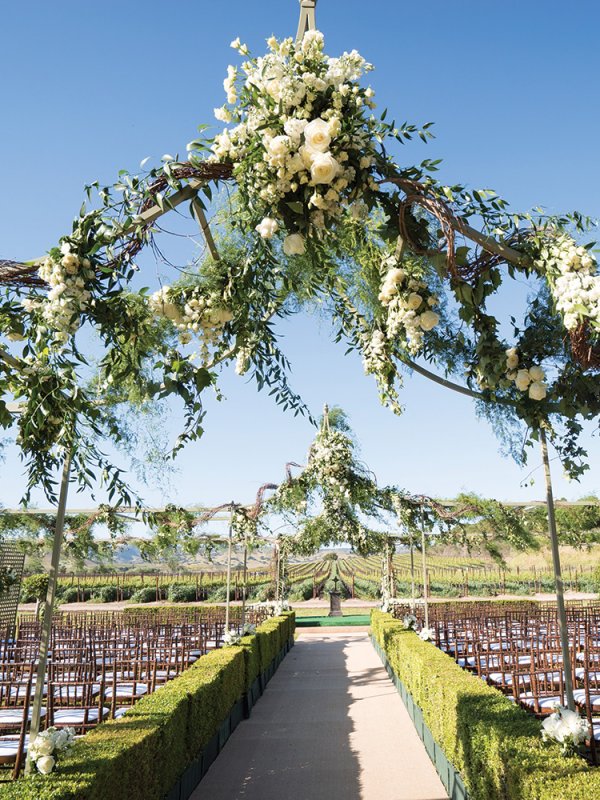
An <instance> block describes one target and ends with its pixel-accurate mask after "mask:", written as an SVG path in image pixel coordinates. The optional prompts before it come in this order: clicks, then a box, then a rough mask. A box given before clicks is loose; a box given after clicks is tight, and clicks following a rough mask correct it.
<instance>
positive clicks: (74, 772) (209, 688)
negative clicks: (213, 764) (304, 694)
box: [0, 613, 295, 800]
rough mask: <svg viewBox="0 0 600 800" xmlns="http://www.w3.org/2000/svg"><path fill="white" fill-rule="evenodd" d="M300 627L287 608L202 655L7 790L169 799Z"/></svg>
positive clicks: (64, 796)
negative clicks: (57, 760)
mask: <svg viewBox="0 0 600 800" xmlns="http://www.w3.org/2000/svg"><path fill="white" fill-rule="evenodd" d="M294 628H295V617H294V614H293V613H290V614H283V615H282V616H280V617H275V618H273V619H270V620H268V621H266V622H264V623H263V624H261V625H260V626H259V627H258V628H257V632H256V634H255V635H252V636H246V637H244V639H243V644H242V646H241V647H227V648H223V649H221V650H213V651H212V652H210V653H208V654H207V655H205V656H202V658H200V659H198V661H197V662H196V663H195V664H193V665H192V666H191V667H190V668H189V669H188V670H187V671H186V672H185V673H184V674H183V675H181V676H180V677H179V678H176V679H175V680H173V681H170V682H169V683H168V684H166V685H165V686H164V687H162V688H161V689H160V690H159V691H157V692H155V693H154V694H153V695H151V696H149V697H144V698H142V699H141V700H140V701H139V702H138V703H136V705H135V706H134V707H133V709H132V710H131V711H129V712H128V713H127V714H126V715H125V716H124V717H122V718H121V719H119V720H110V721H109V722H105V723H103V724H102V725H99V726H98V727H97V728H95V729H94V730H93V731H91V732H90V733H88V734H87V735H86V736H84V737H82V738H81V739H78V740H77V742H76V743H75V746H74V747H73V749H72V751H71V752H70V754H69V755H68V756H67V757H66V758H64V760H63V761H62V762H61V764H60V769H58V770H56V771H55V772H54V773H52V774H51V775H49V776H41V775H34V776H31V777H27V778H25V777H23V778H21V779H19V780H18V781H15V782H14V783H11V784H4V785H2V786H1V787H0V798H2V800H4V799H5V798H6V800H106V798H110V800H163V798H164V797H165V795H166V794H167V793H168V792H169V791H170V789H171V788H172V787H173V786H174V785H175V783H176V782H177V780H178V779H179V777H180V776H181V775H182V774H183V772H184V771H185V770H186V768H187V767H188V765H189V764H191V763H192V762H193V761H194V760H195V759H196V758H197V757H198V754H199V753H200V751H201V750H202V749H203V748H204V747H205V746H206V745H207V743H208V742H209V741H210V740H211V739H212V738H213V736H214V735H215V734H216V733H217V732H218V731H219V728H220V726H221V725H222V723H223V721H224V720H225V719H227V717H228V715H229V713H230V711H231V709H232V707H233V706H234V705H235V704H236V703H237V701H238V700H240V699H241V698H242V697H243V696H244V694H245V693H246V692H247V691H248V689H249V688H250V686H251V685H252V683H253V682H254V680H255V679H256V677H257V676H258V674H259V672H260V671H262V670H263V669H264V667H263V664H265V659H267V658H269V657H271V660H272V658H273V657H274V656H276V655H277V654H278V653H279V651H280V650H281V648H282V647H283V645H284V644H285V642H287V641H288V640H289V639H290V638H291V637H292V636H293V633H294ZM269 664H270V661H269V663H268V664H266V666H269Z"/></svg>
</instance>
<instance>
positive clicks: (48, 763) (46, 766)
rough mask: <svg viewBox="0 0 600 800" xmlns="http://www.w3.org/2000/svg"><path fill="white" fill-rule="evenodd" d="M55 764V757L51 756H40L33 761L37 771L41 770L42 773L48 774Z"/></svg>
mask: <svg viewBox="0 0 600 800" xmlns="http://www.w3.org/2000/svg"><path fill="white" fill-rule="evenodd" d="M55 764H56V759H54V758H52V756H42V757H41V758H38V760H37V761H36V762H35V765H36V767H37V768H38V772H41V773H42V775H49V774H50V773H51V772H52V770H53V769H54V765H55Z"/></svg>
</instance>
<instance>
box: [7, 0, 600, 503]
mask: <svg viewBox="0 0 600 800" xmlns="http://www.w3.org/2000/svg"><path fill="white" fill-rule="evenodd" d="M317 19H318V26H319V28H320V29H321V30H322V31H323V32H324V33H325V41H326V50H327V52H328V53H329V54H331V55H337V54H339V53H341V52H342V51H343V50H350V49H352V48H356V49H358V50H359V51H360V52H361V53H362V54H363V55H364V56H365V57H366V58H367V59H368V60H369V61H372V62H373V63H374V64H375V66H376V70H375V72H374V73H372V75H371V76H370V79H371V80H370V82H371V85H372V86H373V87H374V89H375V91H376V98H375V99H376V101H377V103H378V108H379V109H380V110H382V109H383V108H385V107H387V108H389V109H390V114H391V115H392V116H393V117H395V118H396V120H397V121H398V122H402V121H404V120H408V121H411V122H415V123H423V122H427V121H435V123H436V124H435V127H434V130H435V133H436V139H435V140H434V141H433V142H431V143H429V144H428V145H424V144H422V143H415V144H412V145H409V146H406V147H405V148H404V149H403V150H402V151H401V153H400V157H402V158H403V159H405V161H406V163H407V164H410V163H418V162H419V161H421V160H422V159H423V158H426V157H429V158H443V159H444V163H443V166H442V170H441V173H440V176H441V178H442V180H445V181H447V182H449V183H451V182H457V181H461V182H463V183H466V184H467V185H468V186H471V187H472V188H483V187H493V188H494V189H496V190H497V191H498V192H499V193H500V194H501V195H503V196H505V197H508V198H509V199H510V200H511V202H512V204H513V206H514V208H515V209H519V210H526V209H528V208H531V207H533V206H536V205H544V206H545V207H547V208H548V209H549V210H551V211H557V212H558V211H566V210H571V209H574V208H578V209H580V210H582V211H584V212H585V213H588V214H590V215H592V216H600V204H599V201H598V188H597V187H598V185H599V184H600V166H599V161H598V155H597V148H598V144H597V143H598V127H599V125H598V123H599V121H600V120H599V117H600V111H599V109H600V105H599V103H598V75H599V74H600V53H599V51H598V48H597V42H596V38H597V29H598V24H599V23H600V12H599V10H598V6H597V4H595V3H593V2H586V1H585V0H584V1H583V2H578V3H575V4H571V5H570V6H565V5H564V3H558V2H553V1H551V2H545V3H543V4H542V3H539V2H536V1H535V2H534V1H533V0H529V1H528V0H525V1H523V0H521V2H515V0H503V2H485V3H482V2H471V1H470V0H463V1H460V0H459V2H457V3H448V2H446V1H445V0H444V1H443V2H442V1H441V0H430V2H428V3H406V2H398V0H394V2H388V1H383V0H375V1H374V2H371V3H368V4H367V3H361V2H358V0H344V1H343V2H342V0H320V2H319V3H318V6H317ZM3 21H4V25H3V34H2V45H1V47H0V74H1V75H2V79H1V83H0V92H1V108H2V125H1V129H0V130H1V132H0V136H1V137H2V154H3V159H2V161H3V168H2V178H3V191H2V193H1V196H0V231H1V236H0V256H2V257H6V258H15V259H29V258H33V257H36V256H39V255H41V254H42V253H44V252H45V251H46V250H47V249H48V248H49V247H50V246H52V245H54V244H55V243H56V242H57V240H58V238H59V237H60V236H61V235H62V234H63V233H66V232H67V231H68V230H69V228H70V223H71V219H72V217H73V216H74V215H75V214H76V213H77V212H78V210H79V207H80V205H81V202H82V199H83V191H82V189H83V186H84V184H86V183H88V182H90V181H92V180H94V179H96V178H97V179H99V180H100V181H101V182H103V183H104V182H106V183H109V182H113V181H114V180H115V179H116V175H117V171H118V170H119V169H120V168H122V167H126V168H128V169H130V170H131V171H135V170H136V169H138V165H139V162H140V161H141V160H142V159H143V158H145V157H146V156H150V157H151V158H152V159H153V161H155V162H158V161H159V160H160V157H161V156H162V155H163V154H164V153H171V154H175V153H177V152H178V153H180V154H182V155H183V154H184V153H185V145H186V143H187V142H188V141H190V140H191V139H193V138H194V136H195V134H196V129H197V126H198V125H199V124H201V123H210V124H211V125H214V126H215V128H214V130H216V129H217V128H216V126H217V125H218V124H219V123H216V122H215V120H214V119H213V116H212V110H213V108H214V107H215V106H218V105H221V104H222V102H223V91H222V80H223V77H224V74H225V70H226V67H227V64H228V63H235V59H236V58H237V56H236V54H235V53H234V52H233V51H232V50H230V48H229V43H230V41H231V40H232V39H234V38H235V37H236V36H238V35H239V36H240V37H241V39H242V41H245V42H247V43H248V45H249V47H250V49H251V51H252V52H253V53H260V52H261V51H262V50H263V49H264V46H265V45H264V40H265V39H266V38H267V37H268V36H269V35H271V34H272V33H274V34H275V35H277V36H285V35H294V34H295V31H296V26H297V21H298V2H297V0H263V2H260V3H248V2H246V1H245V0H244V1H243V2H242V0H234V1H233V2H229V3H226V4H225V3H207V2H201V1H200V0H196V2H193V3H192V2H178V1H177V0H175V1H174V2H172V3H168V4H167V3H158V2H154V1H151V0H144V2H141V0H128V2H125V3H123V2H115V1H114V0H104V2H103V3H101V4H100V3H80V2H75V0H57V1H56V2H54V3H47V2H39V1H37V0H36V1H34V2H32V1H31V0H24V2H20V3H11V4H7V5H6V6H5V7H4V8H3ZM174 246H175V248H176V249H175V251H174V252H175V253H176V254H177V257H178V258H180V259H181V261H182V263H185V260H186V259H189V258H191V257H192V256H193V255H195V252H196V251H195V246H194V244H193V243H192V242H190V241H188V240H179V241H178V242H177V244H176V245H174ZM186 248H188V249H187V250H186ZM139 263H140V265H141V266H142V269H143V277H144V283H145V284H146V285H150V286H154V285H156V283H157V276H158V274H159V273H160V274H161V275H162V276H163V277H165V278H166V279H167V280H173V279H174V277H175V276H174V275H173V274H169V271H168V269H167V268H166V267H164V265H158V266H157V264H156V261H155V259H154V257H153V255H152V254H146V255H145V256H143V257H142V258H141V259H140V262H139ZM510 291H514V290H509V292H508V294H507V295H506V296H505V298H504V300H503V303H502V307H503V308H504V309H505V310H510V309H511V308H512V305H513V304H518V302H519V301H518V295H517V294H511V293H510ZM279 331H280V333H281V336H282V340H281V346H282V349H283V350H284V352H285V353H286V354H287V355H288V356H289V358H290V360H291V362H292V365H293V372H292V378H291V382H292V385H293V387H294V388H295V389H297V390H298V391H299V392H300V393H301V394H302V396H303V398H304V400H305V401H306V403H307V404H308V406H309V407H310V409H311V410H312V411H313V413H315V414H318V413H320V409H321V408H322V406H323V404H324V403H326V402H327V403H329V404H330V405H335V404H337V405H340V406H342V407H343V408H344V409H345V410H346V412H347V413H348V415H349V417H350V422H351V425H352V427H353V429H354V431H355V433H356V436H357V438H358V440H359V442H360V444H361V454H362V458H363V460H364V461H365V462H366V463H367V464H368V465H369V467H370V468H371V469H372V470H373V471H374V472H375V473H376V475H377V477H378V479H379V481H380V483H382V484H384V483H394V484H396V485H399V486H403V487H405V488H406V489H408V490H411V491H414V492H419V493H421V492H423V493H428V494H433V495H440V496H446V497H449V496H453V495H455V494H456V493H458V492H459V491H462V490H470V491H475V492H478V493H480V494H482V495H487V496H492V497H496V498H499V499H515V500H520V499H532V498H542V497H543V475H542V473H541V470H540V468H539V464H540V459H539V457H538V454H537V451H534V452H533V453H532V456H531V461H530V464H529V465H528V467H527V468H526V469H521V468H520V467H518V466H517V465H516V464H515V463H514V462H513V461H511V460H510V459H509V458H504V457H502V456H501V455H500V453H499V447H498V442H497V440H496V439H495V437H494V435H493V433H492V431H491V429H490V427H489V425H488V424H487V423H486V422H483V421H481V420H478V419H477V418H476V416H475V411H474V408H473V404H472V402H471V401H470V400H469V399H467V398H465V397H462V396H459V395H456V394H453V393H452V392H449V391H447V390H445V389H442V388H441V387H438V386H436V385H434V384H432V383H430V382H428V381H426V380H425V379H423V378H421V377H419V376H417V375H415V376H414V377H408V376H407V378H406V383H405V388H404V390H403V392H402V402H403V404H404V405H405V408H406V410H405V413H404V414H403V416H401V417H395V416H393V415H392V413H391V412H390V411H388V410H386V409H383V408H381V407H380V405H379V403H378V399H377V392H376V388H375V385H374V383H373V381H372V379H370V378H367V377H365V376H364V375H363V372H362V368H361V364H360V360H359V358H358V357H357V356H355V355H353V356H345V355H344V349H345V348H344V347H343V346H341V345H334V344H333V343H332V341H331V336H330V330H329V329H328V326H327V324H326V323H324V322H323V321H321V320H319V319H318V318H316V317H311V316H308V315H302V316H300V317H297V318H294V319H291V320H289V321H286V322H285V323H283V324H281V325H280V326H279ZM221 387H222V390H223V392H224V395H225V399H224V400H223V401H221V402H217V401H216V400H215V399H214V398H213V397H209V398H207V410H208V414H207V417H206V420H205V429H206V433H205V435H204V436H203V438H202V439H201V440H200V441H199V442H198V443H195V444H192V445H190V446H189V447H187V449H186V450H185V451H184V452H183V453H182V454H181V455H180V456H179V457H178V459H177V461H176V462H175V465H174V466H175V468H176V472H175V473H173V474H172V476H171V479H170V480H167V479H166V478H165V479H162V480H161V482H160V485H158V486H157V485H152V486H147V487H144V486H141V485H140V484H139V482H137V483H136V481H135V480H134V481H133V482H134V483H136V485H137V487H138V488H139V490H140V492H141V493H142V494H143V496H144V498H145V500H146V501H147V502H148V503H149V504H163V503H165V502H169V501H170V502H177V503H180V504H193V503H194V504H195V503H201V504H208V505H215V504H218V503H221V502H226V501H228V500H236V501H240V502H250V501H251V500H252V499H253V497H254V494H255V492H256V489H257V487H258V486H260V485H261V484H263V483H265V482H267V481H274V482H277V481H278V480H280V479H281V478H282V477H283V466H284V464H285V463H286V462H288V461H291V460H294V461H302V460H303V459H304V456H305V453H306V449H307V446H308V444H309V442H310V440H311V438H312V436H313V434H314V429H313V428H312V426H311V425H310V423H309V422H308V421H307V420H305V419H303V418H301V417H293V416H292V415H291V414H286V413H284V412H282V411H281V410H280V409H279V408H278V407H277V406H276V405H275V404H274V402H273V400H272V399H271V398H270V397H268V396H267V394H266V393H264V394H263V393H258V392H257V391H256V387H255V385H254V383H253V382H251V381H250V382H249V381H248V380H247V379H245V378H239V377H237V376H236V375H235V374H234V373H233V368H230V369H229V370H227V371H226V372H225V373H224V374H223V376H222V379H221ZM179 422H180V419H179V418H178V416H177V414H176V413H174V414H173V416H168V418H166V419H165V420H164V424H163V425H162V426H161V427H163V428H164V431H165V432H166V435H167V436H169V437H170V438H171V439H174V438H175V435H176V433H177V429H178V424H179ZM591 430H592V429H591V428H590V427H588V429H587V431H586V435H585V437H584V444H585V445H586V446H587V448H588V450H589V455H590V461H589V463H590V466H591V469H590V470H589V471H588V473H587V474H586V476H585V477H584V478H583V480H582V481H581V483H580V484H574V483H571V484H569V483H567V482H566V481H564V480H563V478H562V474H561V473H562V469H561V468H560V465H559V464H558V463H556V462H554V477H555V483H556V494H557V495H558V496H564V497H567V498H569V499H575V498H577V497H580V496H582V495H584V494H588V493H590V492H594V491H596V490H598V488H600V486H599V481H598V473H597V467H598V455H599V453H600V450H599V446H598V438H597V437H592V435H591ZM0 469H1V470H2V482H1V488H0V502H1V503H2V504H4V505H5V506H8V507H14V506H15V505H16V504H17V502H18V500H19V498H20V496H21V494H22V491H23V489H24V485H25V482H24V479H23V477H22V474H21V473H22V466H21V465H20V463H19V460H18V456H17V454H16V450H15V449H14V447H12V448H10V447H9V448H8V450H7V454H6V460H5V462H4V463H3V464H1V465H0ZM532 470H533V472H532ZM530 473H531V474H530ZM531 479H533V480H534V484H533V485H530V480H531ZM100 498H102V495H100ZM35 499H36V501H37V502H38V503H39V504H40V505H44V504H45V503H44V501H43V499H42V498H41V496H39V495H38V496H37V497H36V498H35ZM90 503H91V500H90V498H89V497H83V498H77V497H76V496H75V495H73V498H72V501H71V505H72V506H77V507H80V506H82V505H89V504H90Z"/></svg>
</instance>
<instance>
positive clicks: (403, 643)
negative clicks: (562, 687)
mask: <svg viewBox="0 0 600 800" xmlns="http://www.w3.org/2000/svg"><path fill="white" fill-rule="evenodd" d="M371 630H372V636H373V639H374V641H375V643H376V644H377V646H378V648H379V649H381V650H382V651H383V653H384V655H385V658H386V660H387V662H388V664H389V667H388V671H391V672H392V674H393V675H394V676H395V679H394V680H395V682H396V685H398V683H401V684H403V686H404V688H405V692H406V695H407V696H408V695H410V697H411V701H412V703H413V704H414V706H415V707H416V708H418V709H419V712H420V714H421V715H422V719H423V723H424V726H427V728H428V730H429V734H430V735H431V742H430V743H429V745H428V743H427V742H426V747H427V746H428V747H429V750H431V751H433V752H434V753H435V748H439V749H440V750H441V751H442V752H443V753H444V754H445V757H446V760H447V761H448V762H449V764H451V765H454V767H455V769H456V771H457V772H458V774H459V775H460V778H461V779H462V782H463V784H464V786H465V787H466V790H467V792H468V796H469V798H470V800H582V798H586V797H590V798H591V797H600V769H598V768H593V767H590V766H589V765H588V764H587V763H586V762H585V761H584V759H582V758H580V757H578V756H572V757H568V758H566V757H563V756H562V755H561V752H560V747H559V746H558V745H547V746H544V745H543V744H542V740H541V735H540V723H539V720H536V719H535V718H534V717H533V716H532V715H531V714H528V713H527V712H525V711H523V710H522V709H521V708H518V707H517V706H516V705H515V704H514V703H512V702H511V701H510V700H508V698H506V697H505V696H504V695H503V694H502V693H501V692H499V691H498V690H497V689H495V688H493V687H492V686H489V685H488V684H487V683H485V682H483V681H482V680H481V679H480V678H478V677H477V676H475V675H473V674H471V673H469V672H466V671H465V670H463V669H462V668H461V667H459V666H458V664H457V663H456V662H455V661H454V659H452V658H451V657H450V656H448V655H446V653H443V652H442V651H441V650H439V649H438V648H436V647H435V646H434V645H432V644H431V643H430V642H423V641H422V640H421V639H419V637H418V636H417V635H416V634H415V633H414V632H412V631H407V630H405V629H404V626H403V624H402V622H400V621H398V620H395V619H393V618H392V617H391V616H390V615H389V614H385V613H383V612H381V611H377V610H374V611H373V612H372V614H371ZM411 701H409V702H411ZM419 712H415V713H416V716H417V718H418V715H419ZM417 727H418V726H417ZM423 730H424V729H423ZM440 777H442V780H443V777H444V776H443V775H441V776H440ZM450 788H451V784H450ZM451 796H452V795H451ZM457 797H460V795H457Z"/></svg>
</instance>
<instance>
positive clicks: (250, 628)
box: [242, 622, 256, 636]
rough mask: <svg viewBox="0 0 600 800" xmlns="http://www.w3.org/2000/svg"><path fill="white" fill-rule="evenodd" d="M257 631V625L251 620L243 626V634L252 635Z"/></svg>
mask: <svg viewBox="0 0 600 800" xmlns="http://www.w3.org/2000/svg"><path fill="white" fill-rule="evenodd" d="M255 633H256V625H253V624H252V623H251V622H245V623H244V626H243V628H242V636H252V635H253V634H255Z"/></svg>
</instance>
